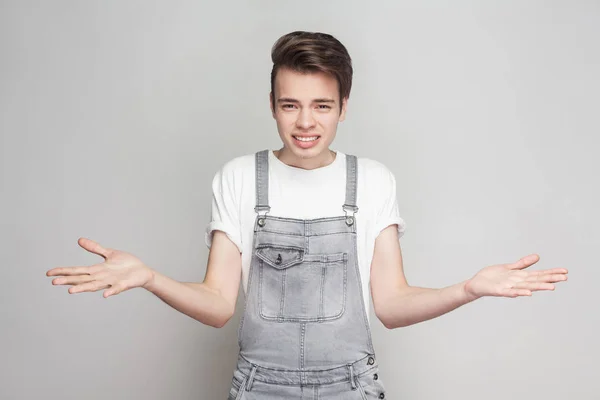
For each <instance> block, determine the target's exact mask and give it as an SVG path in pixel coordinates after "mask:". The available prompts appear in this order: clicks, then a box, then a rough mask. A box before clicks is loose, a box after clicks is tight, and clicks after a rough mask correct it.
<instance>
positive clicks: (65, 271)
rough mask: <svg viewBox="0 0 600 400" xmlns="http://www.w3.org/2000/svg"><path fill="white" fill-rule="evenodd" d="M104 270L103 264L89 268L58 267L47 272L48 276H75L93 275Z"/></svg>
mask: <svg viewBox="0 0 600 400" xmlns="http://www.w3.org/2000/svg"><path fill="white" fill-rule="evenodd" d="M102 268H103V266H102V264H94V265H90V266H88V267H79V266H77V267H57V268H52V269H51V270H49V271H48V272H46V276H56V275H63V276H73V275H91V274H93V273H96V272H98V271H99V270H101V269H102Z"/></svg>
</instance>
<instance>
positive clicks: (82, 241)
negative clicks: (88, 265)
mask: <svg viewBox="0 0 600 400" xmlns="http://www.w3.org/2000/svg"><path fill="white" fill-rule="evenodd" d="M77 243H78V244H79V245H80V246H81V247H83V248H84V249H86V250H87V251H89V252H91V253H94V254H98V255H99V256H102V257H104V258H105V259H106V258H107V257H108V255H109V253H110V250H109V249H106V248H104V247H102V246H100V245H99V244H98V243H97V242H94V241H93V240H91V239H87V238H79V240H78V241H77Z"/></svg>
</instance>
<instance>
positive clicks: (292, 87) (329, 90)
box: [269, 68, 347, 158]
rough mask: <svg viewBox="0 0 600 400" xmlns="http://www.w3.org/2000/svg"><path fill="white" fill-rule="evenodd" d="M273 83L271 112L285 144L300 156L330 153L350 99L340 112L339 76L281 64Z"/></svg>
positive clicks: (270, 97)
mask: <svg viewBox="0 0 600 400" xmlns="http://www.w3.org/2000/svg"><path fill="white" fill-rule="evenodd" d="M273 86H274V91H275V93H270V94H269V100H270V104H271V112H272V114H273V118H275V120H276V121H277V130H278V131H279V137H281V140H282V141H283V145H284V147H285V148H286V149H288V151H291V152H292V153H293V154H294V155H295V156H297V157H299V158H312V157H317V156H323V154H327V156H329V154H328V151H329V145H330V144H331V142H333V139H334V138H335V134H336V131H337V124H338V122H340V121H343V120H344V118H345V116H346V104H347V101H346V99H344V100H343V104H342V110H341V112H340V103H339V102H340V99H339V91H338V83H337V80H336V79H335V78H334V77H333V76H330V75H327V74H325V73H323V72H314V73H307V74H302V73H299V72H296V71H292V70H290V69H288V68H281V69H279V70H278V71H277V76H276V77H275V82H274V85H273ZM273 96H275V98H274V99H275V101H274V103H275V108H273V102H272V101H271V100H272V97H273ZM300 136H301V137H300ZM298 137H300V138H298ZM313 138H316V139H315V140H312V139H313Z"/></svg>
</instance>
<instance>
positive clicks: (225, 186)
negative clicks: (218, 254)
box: [204, 166, 242, 253]
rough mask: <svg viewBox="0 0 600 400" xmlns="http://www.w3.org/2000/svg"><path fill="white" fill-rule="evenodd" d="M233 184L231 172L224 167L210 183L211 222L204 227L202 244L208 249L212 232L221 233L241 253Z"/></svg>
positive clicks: (237, 211)
mask: <svg viewBox="0 0 600 400" xmlns="http://www.w3.org/2000/svg"><path fill="white" fill-rule="evenodd" d="M234 183H235V181H234V174H233V171H230V170H228V169H227V168H226V166H224V167H223V168H221V169H220V170H219V171H218V172H217V173H216V174H215V176H214V178H213V181H212V204H211V221H210V222H209V224H208V225H207V226H206V230H205V234H204V242H205V243H206V246H207V247H208V248H210V247H211V245H212V239H213V233H214V231H215V230H219V231H223V232H225V234H226V235H227V237H228V238H229V240H231V241H232V242H233V243H234V244H235V245H236V246H237V247H238V250H239V251H240V253H241V252H242V234H241V221H240V213H239V207H238V204H237V201H236V199H237V198H238V197H237V196H236V195H235V185H234Z"/></svg>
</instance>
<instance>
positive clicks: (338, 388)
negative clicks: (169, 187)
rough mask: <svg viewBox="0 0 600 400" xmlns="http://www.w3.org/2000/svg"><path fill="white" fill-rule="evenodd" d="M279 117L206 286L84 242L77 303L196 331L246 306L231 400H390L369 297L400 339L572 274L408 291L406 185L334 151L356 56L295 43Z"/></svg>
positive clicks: (219, 231)
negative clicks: (169, 318)
mask: <svg viewBox="0 0 600 400" xmlns="http://www.w3.org/2000/svg"><path fill="white" fill-rule="evenodd" d="M272 60H273V70H272V73H271V92H270V94H269V103H270V106H271V111H272V115H273V118H274V119H275V121H276V122H277V130H278V131H279V136H280V138H281V140H282V142H283V147H282V148H281V149H279V150H278V151H271V150H264V151H259V152H257V153H252V154H247V155H244V156H241V157H237V158H235V159H233V160H231V161H229V162H227V163H226V164H225V165H224V166H223V167H222V168H221V169H220V170H219V171H218V172H217V174H216V175H215V177H214V179H213V183H212V188H213V202H212V219H211V222H210V224H209V225H208V226H207V229H206V237H205V240H206V244H207V245H208V246H209V247H210V252H209V257H208V265H207V270H206V277H205V279H204V281H203V282H202V283H183V282H178V281H175V280H173V279H171V278H168V277H166V276H164V275H162V274H160V273H159V272H157V271H154V270H152V269H150V268H149V267H147V266H146V265H145V264H144V263H143V262H142V261H141V260H139V259H137V258H136V257H134V256H132V255H131V254H128V253H125V252H122V251H119V250H114V249H107V248H103V247H102V246H100V245H99V244H97V243H95V242H93V241H91V240H88V239H84V238H81V239H79V244H80V245H81V246H82V247H83V248H84V249H86V250H88V251H90V252H93V253H95V254H98V255H100V256H102V257H104V258H105V261H104V262H103V263H101V264H97V265H93V266H90V267H68V268H55V269H52V270H50V271H48V273H47V275H48V276H58V275H62V276H63V277H60V278H56V279H54V280H53V284H60V285H73V287H72V288H70V289H69V293H78V292H84V291H97V290H102V289H106V290H105V292H104V296H105V297H108V296H111V295H115V294H118V293H121V292H122V291H124V290H127V289H131V288H134V287H143V288H145V289H147V290H149V291H151V292H152V293H154V294H155V295H156V296H158V297H159V298H161V299H162V300H163V301H165V302H166V303H167V304H169V305H171V306H172V307H173V308H175V309H177V310H179V311H181V312H183V313H185V314H187V315H189V316H190V317H192V318H195V319H197V320H198V321H200V322H202V323H204V324H208V325H211V326H214V327H222V326H223V325H225V323H227V321H228V320H229V319H230V318H231V316H232V315H233V313H234V309H235V304H236V299H237V295H238V290H239V285H240V278H241V280H242V285H243V289H244V293H245V307H244V314H243V316H242V319H241V321H240V326H239V330H238V341H239V345H240V353H239V357H238V364H237V367H236V369H235V371H234V374H233V379H232V386H231V389H230V393H229V398H230V399H248V400H249V399H282V398H285V399H296V398H297V399H301V398H314V399H317V398H318V399H353V398H354V399H370V398H372V399H375V398H379V399H383V398H385V388H384V386H383V383H382V380H381V378H380V377H379V367H378V362H377V359H376V357H375V352H374V349H373V344H372V341H371V333H370V327H369V315H368V309H369V307H368V305H369V297H368V296H369V286H370V289H371V294H372V299H373V306H374V309H375V313H376V316H377V318H379V319H380V320H381V322H382V323H383V324H384V325H385V326H386V327H388V328H390V329H393V328H397V327H401V326H407V325H411V324H415V323H418V322H420V321H424V320H428V319H431V318H435V317H437V316H440V315H442V314H445V313H447V312H449V311H451V310H453V309H455V308H457V307H459V306H461V305H463V304H466V303H468V302H470V301H473V300H475V299H477V298H479V297H482V296H505V297H516V296H529V295H531V293H532V292H533V291H537V290H553V289H554V285H553V283H555V282H559V281H564V280H566V279H567V276H566V274H567V270H566V269H564V268H555V269H551V270H543V271H525V268H527V267H529V266H530V265H532V264H534V263H536V262H537V261H538V260H539V257H538V256H537V255H536V254H532V255H529V256H526V257H523V258H521V259H520V260H519V261H517V262H515V263H510V264H500V265H492V266H488V267H485V268H483V269H482V270H481V271H479V272H478V273H477V274H476V275H475V276H473V277H472V278H471V279H468V280H466V281H464V282H461V283H457V284H455V285H453V286H450V287H446V288H443V289H429V288H420V287H413V286H409V285H408V283H407V282H406V279H405V276H404V273H403V264H402V255H401V250H400V244H399V238H400V237H401V236H402V235H403V233H404V230H405V223H404V221H403V219H402V218H401V217H400V216H399V213H398V204H397V201H396V181H395V177H394V174H393V173H392V172H391V171H390V170H388V169H387V168H386V167H385V166H384V165H382V164H381V163H379V162H377V161H374V160H370V159H367V158H357V157H355V156H353V155H349V154H343V153H342V152H340V151H333V150H331V149H330V146H331V143H332V142H333V140H334V138H335V134H336V130H337V124H338V123H339V122H340V121H343V120H344V118H345V115H346V110H347V103H348V98H349V95H350V88H351V84H352V65H351V59H350V56H349V55H348V52H347V51H346V48H345V47H344V46H343V45H342V44H341V43H340V42H339V41H338V40H337V39H335V38H334V37H333V36H331V35H328V34H324V33H310V32H292V33H289V34H287V35H284V36H282V37H281V38H280V39H279V40H278V41H277V42H276V43H275V45H274V47H273V50H272Z"/></svg>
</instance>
